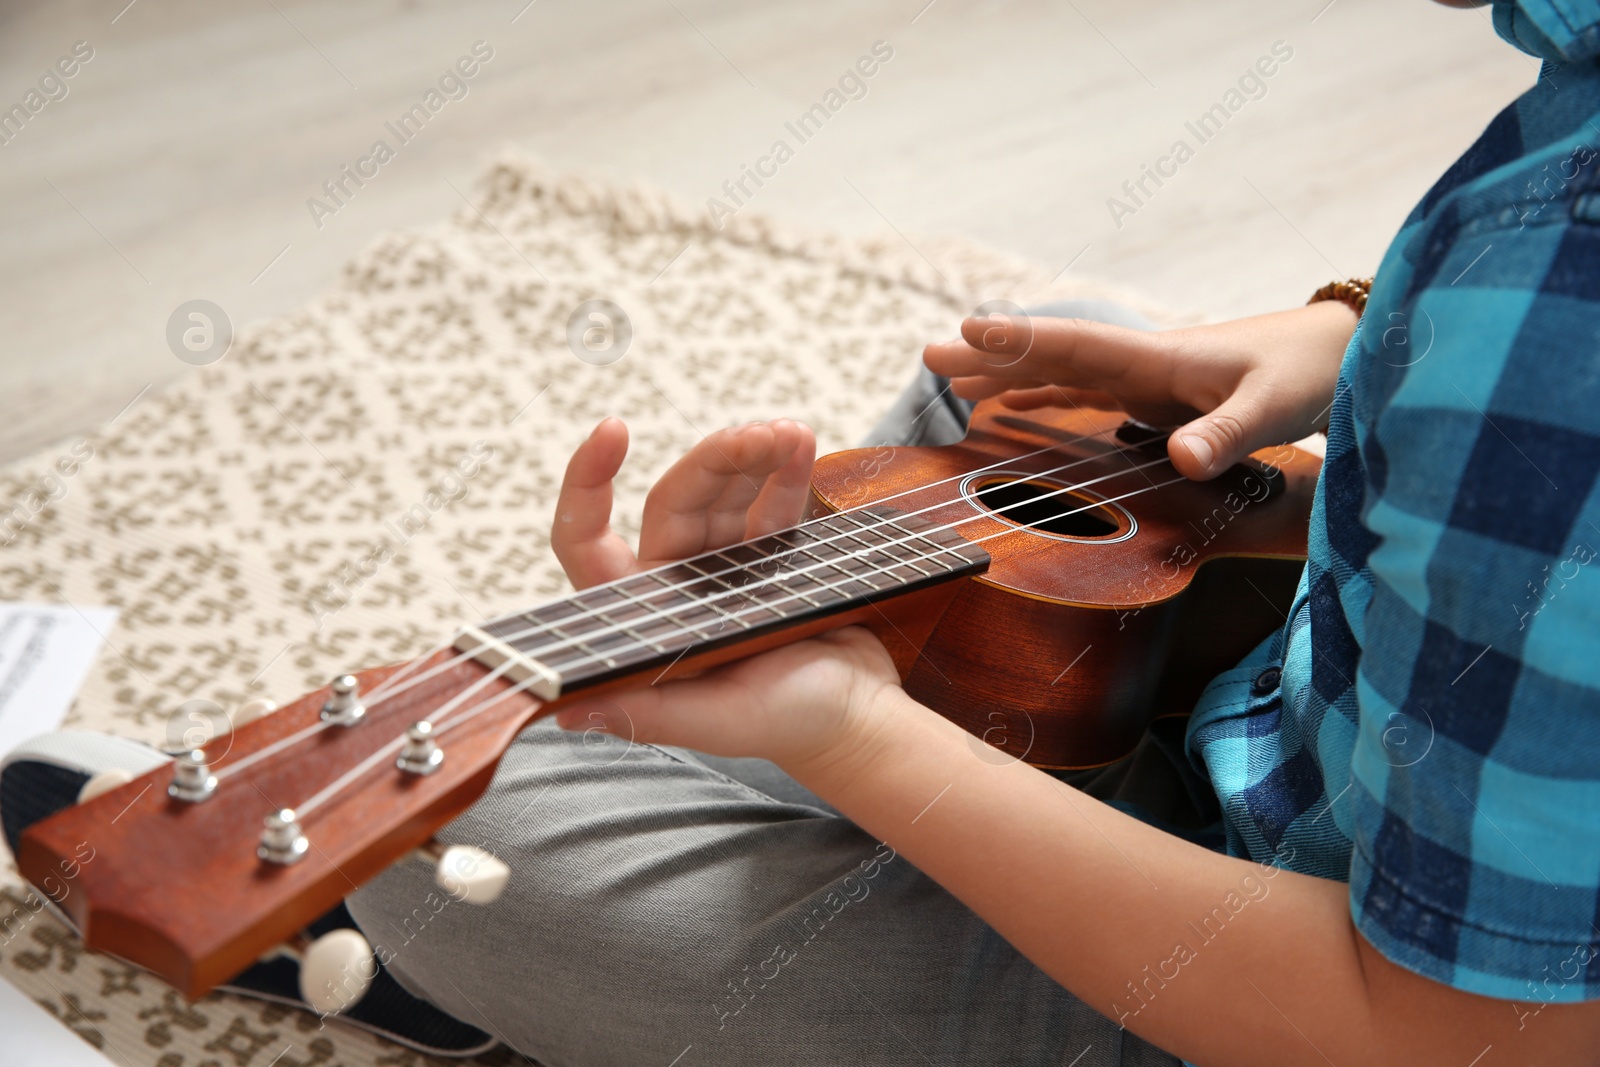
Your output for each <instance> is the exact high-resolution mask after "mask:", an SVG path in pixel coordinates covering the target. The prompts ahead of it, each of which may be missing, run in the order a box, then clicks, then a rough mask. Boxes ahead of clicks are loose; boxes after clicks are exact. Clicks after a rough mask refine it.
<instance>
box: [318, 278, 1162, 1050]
mask: <svg viewBox="0 0 1600 1067" xmlns="http://www.w3.org/2000/svg"><path fill="white" fill-rule="evenodd" d="M1041 310H1047V309H1041ZM1048 310H1050V311H1052V312H1053V313H1056V314H1063V315H1070V316H1075V317H1090V316H1091V315H1106V316H1111V315H1115V316H1117V317H1119V318H1120V319H1123V320H1125V321H1128V322H1129V323H1130V324H1132V323H1133V322H1134V321H1136V320H1133V319H1129V318H1127V316H1126V314H1125V313H1123V312H1120V311H1115V312H1113V311H1108V310H1107V308H1106V306H1105V305H1100V304H1094V305H1089V304H1083V305H1079V304H1072V305H1055V306H1052V308H1050V309H1048ZM943 385H944V383H943V382H942V381H941V380H937V379H934V378H932V376H931V375H919V376H918V377H917V379H916V380H915V381H914V382H913V383H912V385H911V387H910V388H909V389H908V390H907V392H906V394H905V395H904V396H902V397H901V399H900V401H898V402H897V403H896V405H895V406H894V408H893V411H894V412H898V413H899V414H898V415H891V417H890V418H889V419H887V420H886V421H885V422H884V423H882V424H880V425H879V427H878V428H877V429H875V430H874V437H873V440H874V442H875V443H896V444H935V443H943V442H944V441H948V440H955V439H959V438H960V436H961V434H962V433H963V432H964V428H965V423H966V418H967V415H968V413H969V411H970V407H968V406H965V405H963V404H961V402H959V401H955V402H954V403H951V402H950V401H951V400H952V399H953V398H950V397H949V394H948V393H947V392H945V391H944V389H943ZM940 397H943V398H944V399H938V398H940ZM952 435H953V436H952ZM440 837H441V839H443V840H445V841H448V842H451V843H465V844H474V845H479V846H481V847H484V848H486V849H488V850H489V851H491V852H493V853H495V854H496V855H497V856H499V857H501V858H502V859H504V860H505V861H506V862H507V863H509V864H510V865H511V867H512V870H513V872H514V874H513V876H512V880H511V884H510V886H509V887H508V888H507V890H506V892H505V895H504V896H502V897H501V898H500V900H498V901H497V902H495V903H494V904H493V905H490V906H488V907H482V908H473V907H471V906H469V905H465V904H457V903H454V902H450V901H449V900H448V898H447V897H446V896H445V895H444V894H443V893H442V892H440V891H439V890H438V889H436V888H435V886H434V884H433V879H432V875H431V872H430V871H429V870H427V869H426V868H425V867H423V866H421V865H419V864H409V865H407V864H402V865H400V866H398V867H395V868H392V869H390V870H389V871H387V872H385V873H384V874H383V875H381V876H379V877H378V878H377V879H376V880H374V881H373V882H371V883H369V884H368V885H367V886H365V887H363V888H362V889H361V890H359V891H358V892H357V893H355V894H354V895H353V896H352V897H351V898H350V899H349V901H348V904H349V908H350V912H351V914H352V915H354V916H355V919H356V922H357V923H358V924H359V925H360V926H361V929H362V931H363V932H364V933H366V935H367V936H368V938H369V939H370V940H371V941H372V943H373V945H374V948H375V951H376V952H377V953H378V955H379V957H380V958H381V959H383V960H384V961H385V962H386V963H387V964H388V966H389V968H390V970H391V971H392V973H393V974H394V975H395V977H396V978H398V979H399V980H400V981H401V982H402V983H404V984H405V985H406V987H407V988H408V989H410V990H411V991H412V992H413V993H415V994H417V995H418V996H421V997H423V998H425V999H427V1000H429V1001H432V1002H433V1003H434V1004H437V1005H438V1006H439V1007H441V1008H443V1009H444V1010H446V1011H448V1012H449V1013H451V1014H452V1015H454V1016H456V1017H457V1018H459V1019H462V1020H463V1021H466V1022H469V1023H472V1024H473V1025H475V1026H478V1027H481V1028H483V1029H485V1030H487V1031H489V1032H490V1033H492V1034H494V1035H495V1036H497V1037H499V1038H500V1039H501V1040H502V1041H505V1042H506V1043H507V1044H509V1045H511V1046H512V1047H514V1048H516V1049H517V1050H519V1051H521V1052H523V1053H524V1054H526V1055H528V1056H531V1057H534V1058H536V1059H537V1060H538V1061H539V1062H540V1063H542V1064H544V1065H545V1067H602V1065H616V1067H638V1065H641V1064H656V1065H659V1067H667V1065H669V1064H678V1065H679V1067H690V1065H695V1067H702V1065H706V1064H726V1065H730V1067H757V1065H787V1064H793V1065H812V1064H815V1065H826V1067H837V1065H839V1064H845V1063H871V1064H880V1065H905V1067H928V1065H930V1064H932V1065H938V1067H945V1065H955V1064H971V1065H980V1064H981V1065H989V1064H1007V1065H1016V1067H1035V1065H1037V1067H1046V1065H1048V1067H1069V1065H1071V1067H1112V1065H1123V1067H1135V1065H1137V1067H1174V1065H1176V1064H1177V1063H1178V1061H1177V1060H1176V1059H1175V1058H1174V1057H1172V1056H1170V1055H1168V1054H1167V1053H1164V1052H1161V1051H1159V1050H1158V1049H1156V1048H1154V1047H1153V1046H1151V1045H1149V1044H1147V1043H1145V1042H1144V1041H1141V1040H1140V1039H1139V1038H1137V1037H1135V1036H1134V1035H1133V1034H1130V1033H1127V1032H1125V1031H1122V1030H1120V1029H1119V1028H1118V1027H1117V1026H1116V1024H1115V1023H1113V1022H1111V1021H1110V1020H1109V1019H1107V1018H1106V1017H1105V1016H1103V1015H1101V1014H1100V1013H1099V1012H1097V1011H1095V1010H1094V1009H1092V1008H1090V1007H1089V1006H1087V1005H1086V1004H1084V1003H1083V1002H1081V1001H1079V1000H1078V999H1077V998H1075V997H1073V996H1072V994H1070V993H1068V992H1067V991H1066V990H1065V989H1063V988H1062V987H1061V986H1059V985H1057V984H1056V983H1055V982H1054V981H1053V980H1052V979H1050V978H1049V977H1048V976H1047V975H1045V974H1044V972H1042V971H1040V970H1039V969H1038V968H1037V967H1035V966H1034V965H1033V964H1031V963H1029V962H1028V961H1027V960H1026V959H1024V958H1023V957H1022V956H1020V955H1019V954H1018V953H1017V952H1016V950H1015V949H1013V948H1012V947H1011V946H1010V945H1009V944H1007V943H1006V942H1005V941H1004V940H1003V939H1002V938H1001V937H1000V935H998V934H996V933H995V932H994V931H993V930H991V929H990V928H989V927H988V925H987V924H985V923H984V922H983V921H982V920H981V919H979V918H978V917H977V916H976V915H974V914H973V913H972V912H971V911H970V910H968V908H967V907H966V906H965V905H963V904H962V903H961V902H960V901H958V900H956V899H955V898H954V897H952V896H950V894H948V893H946V892H945V891H944V890H943V889H942V888H940V887H939V886H938V885H937V884H936V883H934V882H933V881H932V880H931V879H929V878H928V877H926V876H925V875H923V874H922V873H921V872H920V871H918V870H917V869H916V868H914V867H912V866H911V864H910V863H908V862H907V861H906V860H904V859H902V858H900V857H898V856H896V855H895V853H894V852H893V850H892V849H889V848H888V847H887V846H885V845H883V844H880V843H879V842H877V841H875V840H873V839H872V838H871V837H869V836H868V835H867V834H865V833H864V832H863V831H861V830H860V829H858V828H857V827H856V826H855V824H853V823H851V822H850V821H849V820H847V819H845V818H844V817H842V816H841V815H840V814H839V813H838V812H837V811H835V810H834V809H832V808H831V807H829V806H828V805H827V804H826V803H824V802H823V801H822V800H821V799H819V798H818V797H816V796H814V795H813V794H811V793H810V792H808V791H807V790H806V789H805V788H804V787H802V786H801V785H800V784H799V783H797V782H795V781H794V780H793V779H792V778H790V777H788V776H787V775H786V774H784V773H783V772H782V771H781V770H779V769H778V768H777V767H776V766H775V765H773V764H771V763H768V762H766V761H764V760H754V759H738V760H735V759H722V758H718V757H713V756H707V755H702V754H698V753H692V752H688V751H684V750H681V749H673V748H662V747H655V746H650V745H632V744H630V743H628V742H626V741H622V740H618V739H616V738H610V737H606V736H604V735H599V734H577V733H567V732H564V731H562V730H560V729H559V728H557V727H556V726H555V725H554V724H553V723H551V722H549V721H545V722H542V723H539V724H536V725H535V726H533V727H531V728H529V729H528V730H527V731H525V732H524V733H523V734H522V735H521V736H520V737H519V738H518V740H517V742H516V743H515V744H514V745H513V746H512V747H511V749H510V750H509V751H508V752H507V753H506V756H505V758H504V760H503V761H502V762H501V764H500V769H499V771H498V773H497V774H496V776H495V779H494V782H493V784H492V785H491V786H490V788H489V791H488V793H487V794H486V795H485V796H484V797H483V798H482V799H481V800H480V801H479V802H478V803H477V804H476V805H474V806H473V807H472V809H471V810H469V811H468V812H467V813H466V814H465V815H463V816H462V817H461V818H459V819H457V820H456V821H455V822H453V823H451V824H450V826H449V827H447V828H446V829H445V831H443V832H442V833H441V834H440Z"/></svg>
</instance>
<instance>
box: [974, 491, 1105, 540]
mask: <svg viewBox="0 0 1600 1067" xmlns="http://www.w3.org/2000/svg"><path fill="white" fill-rule="evenodd" d="M1051 494H1054V495H1051ZM976 495H977V498H978V502H979V503H980V504H982V505H983V506H984V507H986V508H988V509H989V510H990V511H997V512H999V513H1000V518H1002V519H1005V520H1007V521H1008V522H1013V523H1016V524H1017V525H1018V526H1026V527H1028V528H1030V529H1033V530H1041V531H1043V532H1044V533H1051V534H1058V535H1060V536H1062V537H1109V536H1111V535H1112V534H1114V533H1116V532H1117V531H1118V530H1119V529H1120V526H1119V524H1118V523H1117V520H1116V519H1115V518H1114V517H1113V516H1114V513H1113V512H1112V511H1111V510H1110V509H1109V508H1107V507H1105V506H1104V505H1100V506H1095V505H1096V503H1097V502H1096V501H1094V500H1091V499H1090V498H1089V497H1086V496H1083V495H1082V494H1080V493H1063V492H1062V491H1061V486H1059V485H1051V484H1049V483H1048V482H1032V481H1026V480H1024V479H1021V478H997V479H995V480H994V481H989V482H984V483H983V484H982V485H979V486H978V487H977V493H976ZM1041 498H1042V499H1041Z"/></svg>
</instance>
